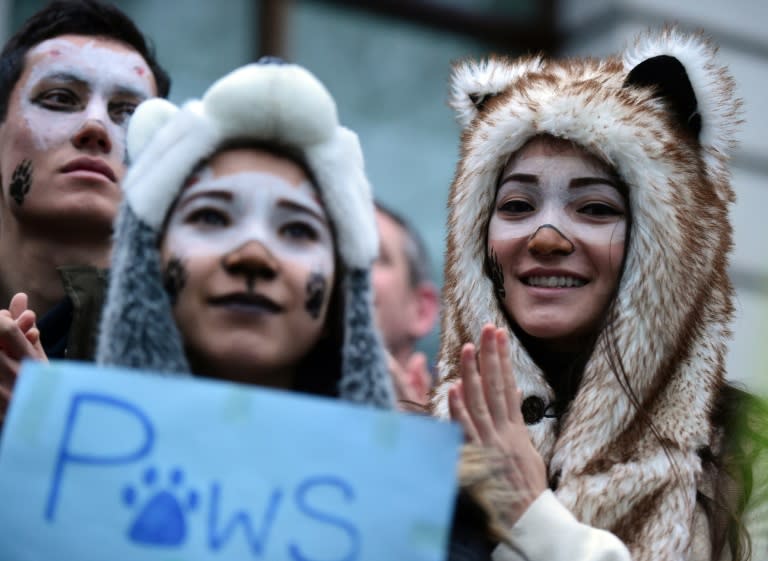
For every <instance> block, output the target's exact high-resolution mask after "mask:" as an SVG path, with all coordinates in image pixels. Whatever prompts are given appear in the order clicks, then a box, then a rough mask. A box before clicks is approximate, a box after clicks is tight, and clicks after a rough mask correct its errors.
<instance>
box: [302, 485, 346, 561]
mask: <svg viewBox="0 0 768 561" xmlns="http://www.w3.org/2000/svg"><path fill="white" fill-rule="evenodd" d="M317 487H333V488H335V489H338V490H340V491H341V492H342V493H343V496H344V498H345V499H346V500H347V502H349V501H350V500H353V499H354V498H355V493H354V491H353V489H352V487H351V486H350V485H349V484H348V483H347V482H346V481H344V480H343V479H341V478H339V477H334V476H316V477H310V478H308V479H306V480H305V481H303V482H302V483H301V485H299V487H298V488H297V489H296V504H297V505H298V507H299V510H300V511H301V512H303V513H304V514H306V515H307V516H309V517H310V518H313V519H314V520H317V521H318V522H322V523H324V524H329V525H331V526H335V527H337V528H339V529H340V530H341V531H342V532H344V534H346V536H347V537H348V539H349V542H350V544H349V552H348V553H347V554H346V555H345V556H344V557H340V558H339V559H338V560H333V561H354V560H355V559H357V558H358V555H359V553H360V532H359V531H358V529H357V528H356V527H355V526H354V525H353V524H352V523H351V522H349V521H347V520H344V519H342V518H339V517H337V516H334V515H332V514H328V513H326V512H322V511H320V510H318V509H317V508H314V507H313V506H312V505H310V504H309V501H308V500H307V495H308V494H309V492H310V491H311V490H312V489H313V488H317ZM288 551H289V552H290V554H291V558H292V559H294V560H295V561H319V560H318V559H313V558H311V557H307V556H306V555H304V553H302V551H301V550H300V549H299V546H298V545H296V544H293V543H292V544H289V546H288Z"/></svg>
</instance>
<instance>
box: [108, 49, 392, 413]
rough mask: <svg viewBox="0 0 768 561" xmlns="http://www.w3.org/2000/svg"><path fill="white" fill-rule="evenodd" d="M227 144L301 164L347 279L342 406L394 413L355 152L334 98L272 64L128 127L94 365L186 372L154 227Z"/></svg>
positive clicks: (365, 191)
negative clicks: (272, 148)
mask: <svg viewBox="0 0 768 561" xmlns="http://www.w3.org/2000/svg"><path fill="white" fill-rule="evenodd" d="M228 140H238V141H245V140H254V141H258V142H268V143H269V142H272V143H276V144H281V145H285V146H288V147H291V148H294V149H297V150H299V151H300V152H301V153H302V154H303V155H304V157H305V158H306V162H307V165H308V166H309V168H310V170H311V171H312V174H313V175H314V178H315V180H316V182H317V184H318V190H319V195H320V198H321V199H322V201H323V204H324V207H325V210H326V212H327V213H328V217H329V219H330V221H331V223H332V224H333V228H334V231H335V234H336V238H335V239H336V244H337V246H338V247H337V249H338V252H339V254H340V257H341V265H342V267H341V270H340V271H339V274H340V275H343V276H344V278H343V281H342V285H343V295H342V298H341V300H342V302H343V304H342V305H343V311H342V312H341V313H342V314H343V315H344V319H345V323H344V327H343V329H344V348H343V349H342V363H343V364H342V372H341V375H340V380H339V386H338V393H339V396H340V397H342V398H343V399H347V400H350V401H355V402H358V403H367V404H370V405H376V406H379V407H385V408H389V407H392V406H393V404H394V389H393V387H392V382H391V379H390V377H389V372H388V370H387V367H386V360H385V354H384V350H383V346H382V343H381V340H380V337H379V334H378V332H377V330H376V328H375V325H374V320H373V309H372V306H373V304H372V298H371V286H370V267H371V264H372V263H373V260H374V259H375V258H376V255H377V253H378V237H377V232H376V221H375V219H374V210H373V200H372V196H371V189H370V185H369V183H368V180H367V177H366V175H365V171H364V167H363V157H362V152H361V150H360V144H359V142H358V140H357V136H356V135H355V134H354V133H353V132H352V131H350V130H348V129H345V128H344V127H342V126H340V125H339V123H338V117H337V114H336V105H335V103H334V102H333V99H332V98H331V96H330V94H329V93H328V91H327V90H326V89H325V87H324V86H323V85H322V84H321V83H320V82H319V81H318V80H317V79H316V78H315V77H314V76H312V74H310V73H309V72H308V71H307V70H305V69H303V68H301V67H299V66H296V65H291V64H281V63H275V62H273V61H270V62H269V63H266V64H251V65H248V66H245V67H242V68H240V69H238V70H235V71H234V72H232V73H230V74H228V75H227V76H224V77H223V78H221V79H220V80H219V81H217V82H216V83H214V84H213V85H212V86H211V87H210V88H209V89H208V91H207V92H206V94H205V95H204V96H203V98H202V99H201V100H193V101H189V102H187V103H186V104H185V105H184V106H182V107H181V108H177V107H175V106H174V105H173V104H171V103H169V102H167V101H165V100H161V99H153V100H149V101H146V102H144V103H142V104H141V105H140V106H139V108H138V109H137V111H136V112H135V113H134V115H133V117H132V119H131V122H130V125H129V129H128V150H129V156H130V158H131V160H132V161H133V164H132V166H131V168H130V170H129V172H128V174H127V176H126V179H125V183H124V186H125V191H126V200H125V202H124V203H123V205H122V207H121V210H120V215H119V217H118V222H117V231H116V239H115V248H114V256H113V264H112V271H111V280H110V285H109V288H108V293H107V301H106V304H105V309H104V313H103V319H102V325H101V334H100V337H99V344H98V350H97V357H96V360H97V362H99V363H100V364H111V365H123V366H131V367H141V368H146V369H152V370H157V371H161V372H189V365H188V363H187V360H186V357H185V354H184V347H183V343H182V341H181V335H180V334H179V331H178V329H177V328H176V325H175V323H174V320H173V315H172V307H171V303H170V300H169V297H168V294H166V293H165V291H164V289H163V284H162V275H161V271H160V256H159V251H158V243H159V236H160V235H161V232H160V229H161V227H162V224H163V222H164V221H165V219H166V216H167V214H168V212H169V210H170V208H171V206H172V204H173V201H174V200H175V199H176V197H177V196H178V193H179V191H180V189H181V187H182V185H183V182H184V180H185V179H186V178H187V177H188V176H189V174H190V173H191V172H192V171H193V169H194V168H195V166H196V165H197V164H198V163H200V162H201V161H203V160H205V159H206V158H208V157H209V156H211V155H212V154H213V153H214V152H215V151H216V150H217V148H218V147H219V146H221V145H222V143H224V142H226V141H228ZM317 366H318V370H322V367H321V365H317ZM327 374H328V375H329V376H338V373H337V372H336V373H333V372H328V373H327Z"/></svg>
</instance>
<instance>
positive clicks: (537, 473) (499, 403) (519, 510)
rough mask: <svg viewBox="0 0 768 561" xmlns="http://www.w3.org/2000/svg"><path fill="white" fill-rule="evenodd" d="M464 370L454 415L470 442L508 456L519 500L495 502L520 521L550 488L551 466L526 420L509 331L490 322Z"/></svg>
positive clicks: (454, 392)
mask: <svg viewBox="0 0 768 561" xmlns="http://www.w3.org/2000/svg"><path fill="white" fill-rule="evenodd" d="M459 369H460V372H461V380H460V381H458V382H457V383H456V384H455V385H454V386H453V387H451V389H450V390H449V393H448V400H449V401H448V405H449V408H450V411H451V417H452V418H453V419H454V420H456V421H458V422H459V423H461V425H462V427H464V432H465V433H466V435H467V440H468V441H470V442H472V443H475V444H479V445H482V446H485V447H487V448H490V449H493V450H495V451H496V452H498V454H499V455H500V456H501V458H502V459H503V469H502V470H501V471H502V472H503V476H504V477H505V478H506V481H507V485H508V486H509V488H510V491H512V493H511V494H510V496H512V497H514V500H511V501H505V504H503V505H501V504H500V505H495V506H496V508H497V509H498V510H499V511H500V512H501V513H502V515H503V517H504V519H505V522H506V523H507V524H509V525H510V526H511V525H514V524H515V523H516V522H517V520H518V519H519V518H520V516H522V515H523V513H524V512H525V511H526V509H527V508H528V506H530V504H531V503H533V501H535V500H536V498H537V497H538V496H539V495H540V494H541V493H542V492H543V491H544V490H546V489H547V470H546V466H545V465H544V461H543V460H542V458H541V456H540V455H539V453H538V452H537V451H536V449H535V448H534V447H533V443H532V442H531V439H530V436H529V435H528V429H527V428H526V426H525V422H524V421H523V414H522V411H521V409H520V403H521V391H520V390H518V388H517V383H516V381H515V376H514V374H513V372H512V363H511V361H510V357H509V339H508V336H507V332H506V331H505V330H504V329H497V328H496V327H495V326H493V325H486V326H484V327H483V331H482V334H481V337H480V350H479V352H477V353H475V346H474V345H473V344H471V343H468V344H466V345H464V347H463V348H462V349H461V363H460V367H459Z"/></svg>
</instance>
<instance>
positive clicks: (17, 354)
mask: <svg viewBox="0 0 768 561" xmlns="http://www.w3.org/2000/svg"><path fill="white" fill-rule="evenodd" d="M35 320H36V317H35V312H33V311H32V310H30V309H28V308H27V295H26V294H24V293H23V292H19V293H18V294H16V295H14V297H13V298H12V299H11V303H10V305H9V306H8V309H7V310H0V419H2V418H3V416H4V415H5V411H6V409H7V408H8V404H9V403H10V401H11V395H12V392H13V386H14V385H15V383H16V377H17V375H18V372H19V367H20V364H21V360H22V359H24V358H31V359H36V360H44V361H46V362H47V360H48V357H47V356H46V355H45V351H44V350H43V346H42V343H41V342H40V331H39V330H38V328H37V326H36V325H35Z"/></svg>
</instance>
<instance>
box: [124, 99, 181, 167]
mask: <svg viewBox="0 0 768 561" xmlns="http://www.w3.org/2000/svg"><path fill="white" fill-rule="evenodd" d="M178 110H179V108H178V107H176V106H175V105H174V104H173V103H171V102H170V101H168V100H165V99H162V98H159V97H155V98H152V99H148V100H147V101H145V102H143V103H141V104H140V105H139V106H138V107H137V108H136V111H134V112H133V115H131V120H130V126H129V127H128V133H127V135H126V145H127V147H128V160H129V161H131V162H134V161H136V158H138V157H139V154H140V153H141V151H142V150H144V147H145V146H146V145H147V144H149V142H150V140H152V137H153V136H155V133H156V132H157V131H158V130H160V129H161V128H163V126H165V123H167V122H168V121H169V120H170V119H171V117H173V116H174V115H175V114H176V112H177V111H178Z"/></svg>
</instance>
